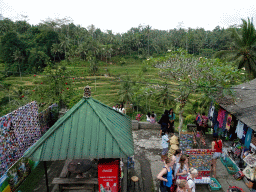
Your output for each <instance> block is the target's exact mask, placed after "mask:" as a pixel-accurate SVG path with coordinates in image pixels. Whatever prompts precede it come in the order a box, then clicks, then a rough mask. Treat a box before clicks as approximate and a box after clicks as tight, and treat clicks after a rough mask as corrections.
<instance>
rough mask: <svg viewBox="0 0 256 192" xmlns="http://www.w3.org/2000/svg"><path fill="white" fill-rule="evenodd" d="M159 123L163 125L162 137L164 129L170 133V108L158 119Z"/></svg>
mask: <svg viewBox="0 0 256 192" xmlns="http://www.w3.org/2000/svg"><path fill="white" fill-rule="evenodd" d="M158 123H159V124H160V125H161V130H160V137H161V136H162V131H164V132H167V133H169V132H168V126H169V125H170V120H169V111H168V110H165V112H164V114H163V115H162V117H161V119H160V120H159V121H158Z"/></svg>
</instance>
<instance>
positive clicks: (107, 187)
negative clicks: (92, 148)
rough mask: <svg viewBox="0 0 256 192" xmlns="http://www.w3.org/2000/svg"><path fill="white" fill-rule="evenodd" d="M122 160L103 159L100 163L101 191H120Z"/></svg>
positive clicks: (99, 180) (99, 179) (99, 178)
mask: <svg viewBox="0 0 256 192" xmlns="http://www.w3.org/2000/svg"><path fill="white" fill-rule="evenodd" d="M119 167H120V160H119V159H113V160H109V159H102V160H100V161H99V163H98V182H99V192H118V191H119V179H120V168H119Z"/></svg>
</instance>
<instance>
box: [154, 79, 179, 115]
mask: <svg viewBox="0 0 256 192" xmlns="http://www.w3.org/2000/svg"><path fill="white" fill-rule="evenodd" d="M160 86H161V90H160V92H159V93H158V94H157V96H156V100H157V101H158V103H159V104H160V105H163V107H164V111H165V108H166V107H167V106H170V105H174V104H175V102H174V99H175V98H174V96H173V95H172V93H171V92H170V90H169V88H168V85H167V82H165V84H163V85H160Z"/></svg>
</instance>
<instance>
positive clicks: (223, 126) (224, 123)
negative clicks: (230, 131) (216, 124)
mask: <svg viewBox="0 0 256 192" xmlns="http://www.w3.org/2000/svg"><path fill="white" fill-rule="evenodd" d="M227 118H228V112H227V111H225V116H224V119H223V123H222V127H220V128H221V129H222V130H223V131H224V130H225V129H226V124H227Z"/></svg>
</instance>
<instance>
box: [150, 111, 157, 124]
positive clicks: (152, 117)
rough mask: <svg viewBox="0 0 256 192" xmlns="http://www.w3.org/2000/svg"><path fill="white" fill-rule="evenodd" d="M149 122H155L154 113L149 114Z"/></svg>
mask: <svg viewBox="0 0 256 192" xmlns="http://www.w3.org/2000/svg"><path fill="white" fill-rule="evenodd" d="M149 122H150V123H152V124H154V123H155V122H156V119H155V115H154V113H153V114H151V116H150V121H149Z"/></svg>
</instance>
